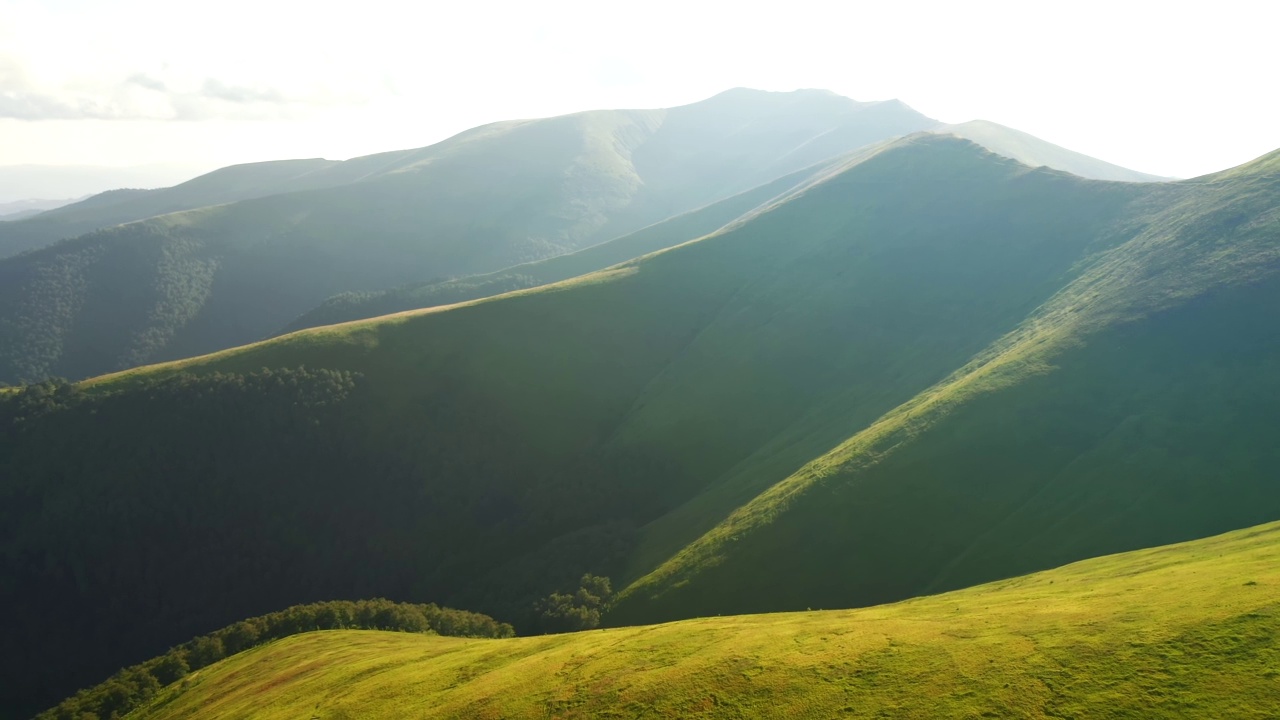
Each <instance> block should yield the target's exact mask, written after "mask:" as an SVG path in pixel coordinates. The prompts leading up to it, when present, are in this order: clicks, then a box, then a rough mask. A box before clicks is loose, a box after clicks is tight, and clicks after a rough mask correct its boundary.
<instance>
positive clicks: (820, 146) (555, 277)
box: [285, 103, 1169, 332]
mask: <svg viewBox="0 0 1280 720" xmlns="http://www.w3.org/2000/svg"><path fill="white" fill-rule="evenodd" d="M895 107H898V106H897V105H895V104H892V103H889V104H884V106H883V107H881V106H875V108H874V111H875V112H881V113H884V114H885V116H886V121H887V119H888V118H890V117H892V115H891V114H890V112H891V110H890V109H891V108H895ZM865 114H866V113H865V112H864V115H865ZM860 117H862V116H860ZM888 129H889V128H887V127H886V131H887V130H888ZM857 131H858V132H865V131H866V128H862V127H859V128H857ZM930 131H931V132H937V133H944V134H950V135H955V136H957V137H962V138H965V139H967V140H972V141H974V142H976V143H978V144H979V145H982V146H983V147H985V148H987V149H988V150H991V151H992V152H995V153H996V154H998V155H1003V156H1005V157H1007V158H1012V159H1014V160H1017V161H1018V162H1020V163H1022V164H1024V165H1029V166H1031V167H1041V166H1044V167H1050V168H1053V169H1055V170H1064V171H1066V172H1069V173H1071V174H1073V175H1079V176H1080V177H1084V178H1092V179H1096V180H1116V181H1124V182H1156V181H1165V180H1168V179H1169V178H1161V177H1157V176H1155V175H1148V174H1146V173H1140V172H1136V171H1133V170H1129V169H1127V168H1122V167H1120V166H1118V165H1112V164H1110V163H1107V162H1103V161H1101V160H1098V159H1096V158H1091V157H1088V156H1086V155H1081V154H1080V153H1077V152H1073V151H1071V150H1067V149H1066V148H1062V147H1059V146H1057V145H1053V144H1051V143H1047V142H1045V141H1043V140H1040V139H1039V138H1036V137H1033V136H1031V135H1028V134H1026V133H1023V132H1019V131H1017V130H1014V129H1012V128H1007V127H1004V126H1002V125H997V124H996V123H992V122H987V121H984V120H975V121H972V122H967V123H962V124H960V125H939V126H937V127H933V128H930ZM851 132H852V131H851ZM863 139H866V138H865V137H863V136H861V135H860V136H859V137H858V138H856V139H854V138H850V137H849V136H848V133H845V134H831V135H826V136H823V137H821V138H817V139H815V140H814V141H813V142H811V143H809V144H808V145H806V146H805V147H804V148H803V149H802V150H799V151H797V154H796V155H794V156H791V157H789V158H788V162H790V163H792V164H794V163H797V162H802V161H803V160H807V159H822V158H824V157H827V156H828V154H830V153H837V152H839V148H840V147H847V146H849V145H852V144H854V143H855V142H861V141H862V140H863ZM875 147H876V146H875V145H874V144H873V145H869V146H867V147H865V148H863V149H861V150H858V151H855V153H867V152H872V151H874V149H875ZM854 159H856V156H854V155H851V156H845V157H844V159H843V160H840V161H835V162H844V163H848V162H851V161H853V160H854ZM831 163H832V161H827V162H820V163H818V164H816V165H813V166H810V167H809V168H806V169H805V170H803V171H801V172H798V173H794V174H792V175H788V176H785V177H783V178H780V179H778V180H775V181H773V182H771V183H768V184H766V185H762V186H760V187H758V188H755V189H753V190H749V191H747V192H744V193H740V194H739V195H736V196H734V197H732V198H729V199H727V200H724V201H721V202H718V203H714V204H712V205H709V206H707V207H705V208H701V209H699V210H695V211H691V212H688V213H685V214H683V215H679V216H677V217H674V218H671V219H670V220H667V221H664V222H661V223H657V224H655V225H653V226H650V227H647V228H644V229H643V230H640V231H637V232H635V233H632V234H630V235H627V236H625V237H621V238H617V239H615V240H612V241H609V242H606V243H602V244H601V245H597V246H594V247H591V248H588V249H586V250H580V251H578V252H575V253H570V254H568V255H563V256H559V257H555V258H551V259H549V260H541V261H537V262H532V263H525V264H523V265H517V266H515V267H512V268H507V269H506V270H501V271H499V272H494V273H487V274H483V275H475V276H470V277H463V278H457V279H452V280H443V281H434V282H426V283H414V284H411V285H405V286H402V287H397V288H392V289H390V290H383V291H377V292H363V293H352V292H348V293H343V294H340V295H336V296H334V297H332V298H329V299H327V300H326V301H325V302H324V303H322V304H321V305H320V306H319V307H317V308H315V309H314V310H311V311H309V312H307V313H305V314H304V315H302V316H301V317H300V318H298V319H297V320H294V321H293V322H291V323H290V324H289V325H288V326H287V327H286V328H285V331H286V332H287V331H294V330H301V329H303V328H308V327H317V326H319V325H329V324H332V323H338V322H349V321H351V320H360V319H364V318H371V317H377V316H379V315H387V314H390V313H396V312H403V311H405V310H413V309H417V308H426V307H433V306H436V305H447V304H450V303H456V302H464V301H467V300H475V299H478V298H482V297H490V296H493V295H498V294H501V293H504V292H510V291H512V290H519V289H524V288H530V287H537V286H540V285H546V284H548V283H552V282H558V281H560V280H566V279H568V278H571V277H576V276H578V275H583V274H585V273H589V272H595V271H596V270H602V269H604V268H606V267H609V266H610V265H613V264H615V263H619V262H623V261H625V260H630V259H632V258H635V257H639V256H640V255H643V254H645V253H649V252H655V251H657V250H662V249H665V248H668V247H672V246H674V245H677V244H679V243H681V242H685V241H688V240H692V239H694V238H698V237H701V236H702V235H705V234H707V233H710V232H712V231H713V230H716V229H718V228H720V227H721V226H723V225H726V224H728V223H729V222H731V221H735V220H739V219H741V218H744V216H748V215H750V214H751V213H752V211H754V210H757V209H758V208H760V207H762V206H763V205H764V204H767V203H768V202H769V201H775V200H777V198H778V196H779V195H780V194H782V193H783V192H788V191H789V192H795V191H796V189H797V188H800V187H804V186H805V185H806V184H808V183H809V182H812V180H813V178H815V177H821V176H822V175H823V174H824V172H825V169H826V168H827V167H829V166H830V165H831Z"/></svg>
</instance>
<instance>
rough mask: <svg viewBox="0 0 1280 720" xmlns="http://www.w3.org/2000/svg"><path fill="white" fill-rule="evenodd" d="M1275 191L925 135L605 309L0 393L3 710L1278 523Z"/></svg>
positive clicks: (1238, 173) (377, 330) (823, 599)
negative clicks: (329, 610) (75, 695)
mask: <svg viewBox="0 0 1280 720" xmlns="http://www.w3.org/2000/svg"><path fill="white" fill-rule="evenodd" d="M1278 171H1280V153H1276V154H1272V155H1270V156H1267V157H1264V158H1261V159H1259V160H1258V161H1256V162H1254V163H1250V164H1248V165H1246V166H1242V167H1240V168H1237V169H1235V170H1232V171H1227V172H1224V173H1219V174H1217V175H1213V176H1207V177H1204V178H1198V179H1195V180H1192V181H1185V182H1180V183H1152V184H1138V183H1116V182H1103V181H1092V180H1085V179H1082V178H1079V177H1075V176H1072V175H1069V174H1067V173H1064V172H1060V171H1055V170H1051V169H1047V168H1030V167H1027V166H1025V165H1022V164H1020V163H1018V162H1016V161H1014V160H1011V159H1008V158H1004V157H1001V156H998V155H996V154H993V153H991V152H989V151H987V150H985V149H983V148H982V147H980V146H978V145H976V144H974V143H972V142H969V141H966V140H963V139H960V138H956V137H953V136H944V135H928V134H922V135H914V136H910V137H908V138H904V139H902V140H900V141H896V142H894V143H891V144H888V145H886V146H884V147H881V148H878V149H876V150H875V151H869V152H867V153H864V154H861V155H859V156H856V157H853V158H850V159H848V160H847V161H846V162H845V164H843V165H841V166H838V167H832V168H830V169H829V170H828V171H826V172H825V173H824V174H823V175H822V176H821V177H820V178H815V181H814V182H812V183H810V184H807V185H805V186H803V187H802V188H800V189H798V190H796V191H795V192H794V193H790V194H785V195H783V196H781V197H779V198H778V199H777V201H776V202H772V203H768V204H766V207H764V208H763V209H761V210H760V211H759V212H755V213H752V214H750V215H749V216H748V217H746V218H744V219H743V220H742V221H741V222H738V223H730V224H729V225H728V226H726V227H724V228H722V229H721V230H719V231H717V232H715V233H713V234H711V235H709V236H707V237H704V238H702V239H700V240H698V241H696V242H689V243H684V244H681V245H679V246H677V247H673V248H671V249H668V250H665V251H660V252H657V253H653V254H650V255H646V256H644V257H641V258H639V259H636V260H632V261H628V262H624V263H622V264H619V265H615V266H612V267H610V268H608V269H606V270H604V271H601V272H598V273H594V274H590V275H586V276H584V277H581V278H576V279H573V280H568V281H564V282H559V283H554V284H552V285H548V286H545V287H542V288H538V289H535V290H522V291H518V292H514V293H510V294H507V295H502V296H498V297H494V298H489V299H484V300H479V301H471V302H466V303H461V304H458V305H454V306H443V307H438V308H434V309H431V310H427V311H419V312H409V313H402V314H400V315H395V316H389V317H385V318H380V319H377V320H372V321H360V322H354V323H348V324H344V325H336V326H329V327H323V328H316V329H313V330H308V331H303V332H298V333H293V334H290V335H286V336H283V337H280V338H277V339H274V340H271V341H267V342H262V343H258V344H254V345H249V346H245V347H241V348H236V349H233V350H228V351H224V352H220V353H216V354H213V355H209V356H205V357H200V358H195V359H191V360H186V361H179V362H174V363H168V364H163V365H157V366H152V367H147V368H141V369H138V370H134V371H128V372H124V373H120V374H116V375H113V376H107V377H102V378H98V379H95V380H93V381H89V382H86V383H82V384H81V385H79V386H66V385H56V384H46V385H41V386H35V387H31V388H27V389H24V390H21V391H10V392H8V393H5V394H4V395H2V396H0V398H3V399H2V401H0V410H3V414H0V419H3V424H2V425H0V428H3V430H4V432H3V433H0V442H3V445H0V465H3V467H5V468H7V469H8V470H9V471H10V472H9V473H8V474H7V476H5V479H4V481H3V484H0V512H2V513H4V515H3V516H0V520H3V522H2V523H0V527H4V528H7V529H9V530H8V532H7V535H6V536H4V537H3V538H0V551H2V552H0V563H3V564H2V565H0V577H3V579H4V580H5V582H3V583H0V592H3V591H4V590H3V589H5V588H17V587H21V588H23V589H24V591H23V592H22V593H21V594H19V593H16V592H15V593H12V594H11V595H9V596H0V601H3V603H4V604H5V605H6V606H7V607H13V608H16V612H14V613H13V614H12V615H11V616H10V617H11V618H22V622H21V623H20V624H17V623H16V621H15V623H13V624H9V625H7V626H5V627H3V628H0V629H2V630H3V631H4V632H3V633H0V638H2V639H3V640H2V641H3V643H4V645H3V647H2V648H0V660H3V662H4V663H5V666H4V668H2V669H3V674H4V675H5V676H6V677H13V678H19V680H18V681H17V683H16V684H15V685H14V686H13V687H14V688H21V689H22V692H23V693H25V695H19V696H18V697H16V698H8V699H5V701H4V702H5V703H6V704H8V705H17V704H18V703H20V702H25V703H26V704H27V705H28V706H47V705H49V704H52V703H53V702H54V701H56V700H57V698H58V697H61V696H63V695H65V694H66V693H68V692H70V691H71V690H72V689H74V688H75V687H82V686H85V685H88V684H90V683H92V682H94V681H96V680H98V679H100V678H101V677H104V676H106V675H107V674H109V673H110V672H111V671H112V670H114V669H115V668H118V667H120V666H121V665H124V664H127V663H132V662H139V661H141V660H143V659H145V658H146V657H150V656H152V655H155V654H157V653H159V652H162V651H163V650H164V648H165V647H168V646H169V645H172V644H173V643H176V642H180V641H182V640H183V639H185V638H189V637H191V636H193V635H196V634H200V633H202V632H208V631H209V630H211V629H212V628H216V627H219V626H222V625H225V624H226V623H229V622H232V621H234V620H235V619H236V618H241V617H247V616H251V615H255V614H260V613H264V612H269V611H271V610H273V609H277V608H280V607H285V606H288V605H291V604H296V603H301V602H312V601H315V600H320V599H325V598H332V597H345V598H355V597H375V596H385V597H390V598H392V599H395V600H406V601H414V602H441V603H446V604H448V605H450V606H453V607H465V608H468V609H472V610H477V611H481V612H487V613H489V614H492V615H494V616H495V617H497V618H498V619H500V620H504V621H511V622H515V624H516V626H517V629H518V630H520V629H523V628H527V627H529V624H528V623H529V621H530V615H531V607H532V605H533V603H534V602H535V601H536V600H537V599H538V598H540V597H542V596H545V595H546V594H547V593H549V592H552V591H559V590H564V589H566V588H567V587H571V585H570V584H571V583H572V582H573V581H574V579H576V578H578V577H579V576H580V575H581V574H582V573H584V572H592V573H597V574H602V575H608V576H610V577H612V578H613V580H614V584H615V586H616V587H620V588H623V587H625V590H624V592H623V594H622V597H621V599H620V601H619V602H618V603H617V604H616V605H615V607H614V608H613V610H612V611H611V613H610V614H609V615H608V616H607V617H606V622H608V623H612V624H622V623H634V622H648V621H653V620H664V619H677V618H688V617H694V616H699V615H713V614H720V613H730V612H756V611H765V610H803V609H805V608H813V607H856V606H865V605H872V604H878V603H883V602H892V601H895V600H901V599H903V598H907V597H911V596H915V595H919V594H922V593H930V592H937V591H941V590H947V589H951V588H956V587H961V586H964V585H971V584H976V583H980V582H987V581H991V580H996V579H999V578H1005V577H1010V576H1012V575H1016V574H1021V573H1025V572H1030V571H1034V570H1039V569H1043V568H1047V567H1052V566H1055V565H1059V564H1062V563H1066V562H1071V561H1074V560H1078V559H1081V558H1085V557H1089V556H1095V555H1100V554H1105V553H1110V552H1116V551H1122V550H1127V549H1133V548H1138V547H1146V546H1151V545H1154V544H1159V543H1167V542H1176V541H1180V540H1186V539H1191V538H1195V537H1203V536H1206V535H1210V534H1213V533H1218V532H1222V531H1226V530H1230V529H1234V528H1239V527H1245V526H1248V525H1252V524H1257V523H1260V522H1265V521H1269V520H1274V519H1276V518H1278V517H1280V490H1277V488H1276V487H1275V484H1274V483H1273V482H1272V477H1273V474H1272V473H1271V472H1270V469H1271V468H1273V467H1274V466H1275V460H1276V457H1275V453H1276V450H1275V448H1274V443H1273V442H1271V438H1270V434H1269V433H1268V432H1267V430H1268V428H1272V427H1274V426H1275V421H1276V419H1277V418H1276V417H1275V414H1276V412H1277V409H1276V406H1275V404H1274V403H1273V402H1272V401H1271V400H1270V398H1274V397H1276V396H1277V395H1276V393H1275V392H1273V390H1274V388H1273V386H1274V384H1275V382H1276V380H1275V378H1276V377H1278V376H1277V374H1276V373H1275V372H1274V368H1275V365H1276V362H1277V361H1280V352H1277V351H1278V350H1280V348H1278V347H1277V344H1276V339H1277V331H1278V329H1277V327H1276V326H1275V323H1274V320H1273V318H1272V315H1271V313H1270V312H1269V311H1268V309H1269V308H1271V307H1274V306H1275V300H1276V298H1275V294H1276V293H1277V292H1280V278H1278V277H1277V274H1276V271H1277V270H1280V262H1278V260H1277V259H1278V258H1280V241H1278V237H1280V236H1278V235H1277V231H1278V229H1280V178H1278ZM303 366H305V368H311V369H303ZM264 368H265V370H264ZM315 368H322V369H320V370H317V369H315ZM226 528H234V531H233V532H228V531H226ZM244 577H253V578H254V579H255V581H254V582H253V583H244V582H242V579H243V578H244ZM104 598H110V602H104ZM85 637H92V638H94V643H93V645H92V647H94V648H101V649H102V650H101V651H97V652H92V653H82V654H80V655H75V654H73V653H71V652H69V648H73V647H82V646H83V644H84V638H85ZM51 668H56V671H54V670H51ZM32 709H33V710H34V709H35V707H32Z"/></svg>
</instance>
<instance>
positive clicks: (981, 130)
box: [934, 120, 1172, 182]
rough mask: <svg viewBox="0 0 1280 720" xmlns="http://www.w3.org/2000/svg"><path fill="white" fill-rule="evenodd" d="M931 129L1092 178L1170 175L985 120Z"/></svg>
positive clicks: (1132, 179) (1134, 179) (1031, 162)
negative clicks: (1122, 163) (1105, 158)
mask: <svg viewBox="0 0 1280 720" xmlns="http://www.w3.org/2000/svg"><path fill="white" fill-rule="evenodd" d="M934 132H942V133H950V134H952V135H956V136H958V137H962V138H965V139H967V140H972V141H974V142H976V143H978V144H979V145H981V146H983V147H985V148H987V149H988V150H991V151H992V152H995V153H998V154H1000V155H1004V156H1005V157H1011V158H1013V159H1015V160H1017V161H1018V162H1020V163H1022V164H1024V165H1030V166H1031V167H1040V166H1042V165H1043V166H1046V167H1051V168H1055V169H1057V170H1065V171H1067V172H1069V173H1071V174H1072V175H1079V176H1080V177H1086V178H1093V179H1094V180H1116V181H1120V182H1165V181H1168V180H1171V179H1172V178H1166V177H1160V176H1158V175H1149V174H1147V173H1143V172H1138V171H1136V170H1130V169H1129V168H1124V167H1120V166H1119V165H1112V164H1111V163H1109V162H1105V161H1103V160H1099V159H1097V158H1093V157H1089V156H1088V155H1082V154H1080V153H1078V152H1075V151H1073V150H1068V149H1066V148H1064V147H1060V146H1058V145H1054V144H1053V143H1049V142H1045V141H1044V140H1041V139H1040V138H1038V137H1035V136H1034V135H1028V134H1027V133H1024V132H1022V131H1021V130H1014V129H1013V128H1010V127H1005V126H1004V125H1000V124H997V123H993V122H990V121H987V120H971V121H969V122H966V123H960V124H958V125H945V124H944V125H940V126H939V127H937V128H936V129H935V130H934Z"/></svg>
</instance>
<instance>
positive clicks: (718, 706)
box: [136, 523, 1280, 720]
mask: <svg viewBox="0 0 1280 720" xmlns="http://www.w3.org/2000/svg"><path fill="white" fill-rule="evenodd" d="M1278 560H1280V526H1277V525H1276V524H1274V523H1273V524H1271V525H1266V526H1262V527H1257V528H1250V529H1248V530H1242V531H1238V532H1233V533H1230V534H1227V535H1223V536H1218V537H1214V538H1210V539H1208V540H1201V541H1197V542H1192V543H1186V544H1182V545H1174V546H1169V547H1161V548H1157V549H1154V550H1144V551H1135V552H1130V553H1125V554H1122V555H1113V556H1110V557H1105V558H1098V559H1094V560H1087V561H1084V562H1080V563H1077V564H1074V565H1069V566H1067V567H1063V568H1059V569H1056V570H1050V571H1045V572H1040V573H1036V574H1034V575H1027V576H1023V577H1019V578H1016V579H1013V580H1005V581H1002V582H998V583H993V584H990V585H983V586H980V587H975V588H972V589H969V590H962V591H956V592H950V593H946V594H943V595H935V596H932V597H926V598H920V599H917V600H912V601H908V602H903V603H898V604H895V605H886V606H880V607H874V608H868V609H864V610H826V611H815V612H802V613H786V614H771V615H748V616H740V617H716V618H706V619H700V620H686V621H682V622H678V623H673V624H670V625H659V626H645V627H635V628H625V629H617V630H606V631H596V632H583V633H573V634H568V635H550V636H544V637H536V638H516V639H506V640H461V639H456V638H441V637H423V636H420V635H411V634H405V633H390V632H376V631H363V632H361V631H346V632H343V631H339V632H320V633H312V634H309V635H300V636H296V637H292V638H289V639H286V640H283V641H280V642H277V643H275V644H272V645H268V646H266V647H262V648H258V649H256V650H252V651H249V652H245V653H243V654H241V655H236V656H234V657H232V658H230V659H227V660H225V661H223V662H221V663H219V664H218V665H215V666H213V667H211V668H208V669H206V670H204V671H202V672H201V673H200V675H199V676H198V677H196V678H191V679H190V680H189V681H187V682H182V683H174V684H173V685H170V686H169V688H167V689H165V690H161V691H160V692H159V694H158V698H157V699H156V700H155V701H154V702H153V703H152V705H151V706H150V707H147V708H145V709H143V710H142V711H141V712H140V713H139V714H138V715H137V716H136V717H138V718H140V719H142V720H167V719H169V718H184V717H192V716H195V715H216V716H217V717H223V718H249V717H253V718H297V717H313V718H322V719H325V720H327V719H329V718H341V717H351V716H359V717H366V718H399V717H404V716H406V715H413V716H415V717H416V716H421V717H442V718H443V717H461V716H467V717H476V718H490V717H492V718H499V717H501V718H521V717H546V716H547V715H548V714H551V715H554V716H555V717H563V718H593V717H698V718H704V717H705V718H721V717H723V718H738V717H744V716H745V717H854V718H880V717H1028V718H1060V717H1146V718H1162V717H1188V716H1193V717H1234V718H1244V717H1265V716H1266V715H1268V714H1269V713H1271V712H1273V711H1274V708H1275V707H1277V705H1280V685H1277V683H1276V667H1277V663H1280V650H1277V648H1276V645H1275V642H1274V638H1275V637H1276V636H1277V634H1280V612H1277V608H1276V602H1275V598H1276V593H1277V592H1280V562H1277V561H1278ZM300 667H305V668H306V669H305V670H303V671H299V668H300Z"/></svg>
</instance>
